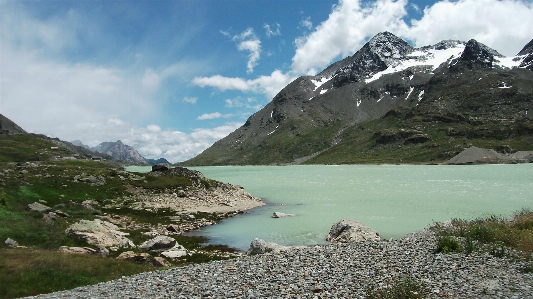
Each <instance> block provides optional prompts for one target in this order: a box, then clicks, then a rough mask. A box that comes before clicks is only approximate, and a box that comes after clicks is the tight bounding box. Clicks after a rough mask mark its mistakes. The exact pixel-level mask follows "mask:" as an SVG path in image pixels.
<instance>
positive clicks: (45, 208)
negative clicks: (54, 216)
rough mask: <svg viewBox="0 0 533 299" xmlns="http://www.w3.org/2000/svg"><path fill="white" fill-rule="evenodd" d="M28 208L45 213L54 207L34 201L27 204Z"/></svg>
mask: <svg viewBox="0 0 533 299" xmlns="http://www.w3.org/2000/svg"><path fill="white" fill-rule="evenodd" d="M28 210H29V211H33V212H38V213H43V214H46V213H48V212H52V211H53V210H54V209H52V208H51V207H48V206H45V205H43V204H42V203H40V202H34V203H30V204H29V205H28Z"/></svg>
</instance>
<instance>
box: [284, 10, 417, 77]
mask: <svg viewBox="0 0 533 299" xmlns="http://www.w3.org/2000/svg"><path fill="white" fill-rule="evenodd" d="M406 5H407V0H398V1H393V0H378V1H376V2H373V3H369V4H368V5H366V6H364V5H361V3H360V1H358V0H341V1H340V2H339V5H336V6H334V8H333V11H332V12H331V14H330V15H329V18H328V19H327V20H326V21H324V22H322V23H321V24H320V25H319V26H317V27H316V30H315V31H314V32H312V33H311V34H310V35H307V36H303V37H300V38H298V39H296V41H295V43H296V46H297V49H296V53H295V55H294V57H293V59H292V69H293V71H294V72H295V73H298V74H314V73H317V72H318V71H319V70H322V69H323V68H325V67H326V66H328V65H329V64H331V62H332V60H333V59H335V58H339V56H342V57H345V56H348V55H353V53H355V51H357V50H358V49H360V48H361V47H362V46H363V44H364V42H365V40H366V39H367V38H368V36H372V35H374V34H376V33H378V32H381V31H391V32H395V31H396V32H397V31H399V30H400V29H404V27H405V26H406V24H405V23H404V22H403V20H402V18H403V17H404V16H405V15H406V10H405V6H406Z"/></svg>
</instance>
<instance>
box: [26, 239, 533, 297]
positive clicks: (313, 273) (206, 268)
mask: <svg viewBox="0 0 533 299" xmlns="http://www.w3.org/2000/svg"><path fill="white" fill-rule="evenodd" d="M435 244H436V236H435V234H434V233H433V232H431V231H430V230H427V229H426V230H422V231H419V232H416V233H412V234H409V235H407V236H405V237H403V238H400V239H396V240H389V241H386V240H380V241H364V242H355V243H337V244H330V245H325V246H309V247H294V248H290V249H288V250H281V251H274V252H271V253H266V254H259V255H249V256H243V257H240V258H236V259H231V260H225V261H214V262H210V263H205V264H196V265H190V266H185V267H178V268H172V269H169V270H163V271H154V272H146V273H141V274H138V275H134V276H130V277H122V278H121V279H118V280H114V281H109V282H105V283H100V284H96V285H92V286H86V287H80V288H76V289H73V290H69V291H63V292H57V293H52V294H45V295H39V296H35V297H28V298H365V294H366V291H367V290H368V289H369V288H387V287H388V286H390V284H391V283H392V282H393V281H394V280H397V279H398V278H401V277H412V278H414V279H417V280H420V281H422V282H424V283H425V284H426V285H427V287H428V289H429V294H430V295H429V298H532V297H533V274H532V273H527V272H528V271H522V269H523V268H524V267H527V265H528V263H526V262H524V261H521V260H520V259H514V258H511V257H503V258H501V257H495V256H493V255H490V254H487V253H479V252H474V253H471V254H469V255H465V254H442V253H439V254H436V253H434V250H435ZM525 272H526V273H525Z"/></svg>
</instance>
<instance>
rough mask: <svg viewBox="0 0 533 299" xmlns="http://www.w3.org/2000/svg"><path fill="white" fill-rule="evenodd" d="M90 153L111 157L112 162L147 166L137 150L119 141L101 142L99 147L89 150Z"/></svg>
mask: <svg viewBox="0 0 533 299" xmlns="http://www.w3.org/2000/svg"><path fill="white" fill-rule="evenodd" d="M91 150H92V151H94V152H98V153H104V154H107V155H109V156H111V157H112V158H113V159H114V160H119V161H125V162H132V163H141V164H148V162H147V161H146V159H145V158H143V157H142V156H141V155H140V154H139V153H138V152H137V150H135V149H134V148H133V147H131V146H129V145H126V144H123V143H122V142H121V141H120V140H118V141H117V142H102V143H100V144H99V145H97V146H95V147H93V148H91Z"/></svg>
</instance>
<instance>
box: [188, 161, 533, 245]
mask: <svg viewBox="0 0 533 299" xmlns="http://www.w3.org/2000/svg"><path fill="white" fill-rule="evenodd" d="M193 169H196V170H199V171H201V172H202V173H203V174H204V175H205V176H206V177H208V178H211V179H216V180H219V181H222V182H227V183H231V184H234V185H241V186H243V187H244V188H245V190H246V191H248V192H249V193H251V194H253V195H255V196H258V197H261V198H263V199H264V201H265V202H266V203H268V205H267V206H265V207H260V208H257V209H254V210H252V211H249V212H248V213H247V214H245V215H240V216H237V217H234V218H231V219H226V220H223V221H222V222H221V223H220V224H218V225H214V226H210V227H205V228H202V229H199V230H197V231H194V232H192V234H197V235H203V236H206V237H208V238H209V240H210V242H211V243H218V244H227V245H229V246H231V247H235V248H238V249H241V250H246V249H247V248H248V246H249V244H250V242H251V241H252V240H253V238H261V239H264V240H266V241H270V242H275V243H278V244H283V245H312V244H325V238H326V236H327V234H328V232H329V229H330V228H331V225H333V224H334V223H335V222H337V221H339V220H341V219H355V220H358V221H360V222H362V223H364V224H366V225H367V226H369V227H371V228H373V229H375V230H377V231H378V232H379V233H380V235H381V236H382V237H384V238H395V237H400V236H402V235H404V234H406V233H409V232H412V231H415V230H418V229H422V228H424V227H427V226H429V225H430V224H432V223H433V222H434V221H446V220H449V219H452V218H465V219H473V218H476V217H482V216H486V215H489V214H496V215H506V216H511V215H512V213H513V212H515V211H518V210H520V209H522V208H530V209H533V191H532V190H533V164H518V165H468V166H451V165H450V166H445V165H342V166H324V165H312V166H301V165H299V166H217V167H194V168H193ZM273 212H283V213H291V214H297V216H295V217H290V218H281V219H274V218H271V215H272V213H273Z"/></svg>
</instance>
